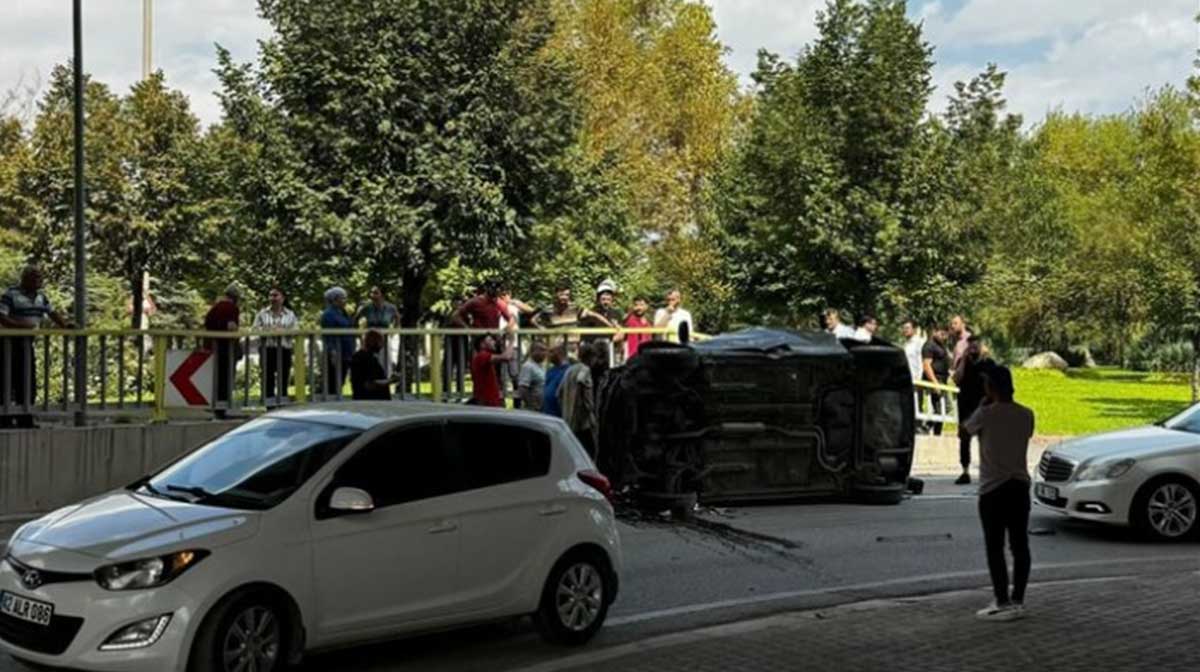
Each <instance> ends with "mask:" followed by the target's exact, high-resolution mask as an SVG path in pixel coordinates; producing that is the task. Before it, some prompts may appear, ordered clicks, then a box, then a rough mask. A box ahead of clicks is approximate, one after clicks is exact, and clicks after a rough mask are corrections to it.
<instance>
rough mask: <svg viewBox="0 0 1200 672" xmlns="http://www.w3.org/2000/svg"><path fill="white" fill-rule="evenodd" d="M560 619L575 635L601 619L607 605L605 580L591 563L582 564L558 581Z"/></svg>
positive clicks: (571, 569) (575, 566) (564, 573)
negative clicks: (604, 606)
mask: <svg viewBox="0 0 1200 672" xmlns="http://www.w3.org/2000/svg"><path fill="white" fill-rule="evenodd" d="M556 602H557V604H558V617H559V619H560V620H561V621H562V624H563V626H564V627H566V628H567V629H569V630H572V631H574V632H583V631H584V630H587V629H588V628H589V627H591V625H592V624H593V623H595V622H596V619H597V618H598V617H599V616H600V610H601V607H602V606H603V604H604V580H603V579H602V578H601V577H600V573H599V572H598V571H597V570H596V568H595V567H593V566H592V565H591V564H588V563H580V564H577V565H574V566H572V567H571V568H570V569H568V570H567V571H565V572H563V574H562V579H561V580H560V581H559V582H558V591H557V600H556Z"/></svg>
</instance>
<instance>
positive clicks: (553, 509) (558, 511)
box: [538, 504, 567, 516]
mask: <svg viewBox="0 0 1200 672" xmlns="http://www.w3.org/2000/svg"><path fill="white" fill-rule="evenodd" d="M566 512H567V507H565V506H563V505H562V504H553V505H551V506H547V507H543V508H542V509H541V510H539V511H538V515H539V516H561V515H562V514H564V513H566Z"/></svg>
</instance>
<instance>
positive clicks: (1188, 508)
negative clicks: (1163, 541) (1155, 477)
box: [1146, 482, 1196, 539]
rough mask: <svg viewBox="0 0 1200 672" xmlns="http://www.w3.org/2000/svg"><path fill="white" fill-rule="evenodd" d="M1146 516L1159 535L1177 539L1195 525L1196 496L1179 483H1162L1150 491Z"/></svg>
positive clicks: (1189, 531)
mask: <svg viewBox="0 0 1200 672" xmlns="http://www.w3.org/2000/svg"><path fill="white" fill-rule="evenodd" d="M1146 517H1147V518H1148V519H1149V523H1150V526H1151V527H1152V528H1153V529H1154V532H1155V533H1157V534H1158V535H1159V536H1162V537H1165V538H1167V539H1178V538H1179V537H1182V536H1184V535H1187V534H1189V533H1191V532H1192V531H1193V530H1194V529H1195V527H1196V496H1195V495H1194V494H1193V493H1192V491H1191V490H1190V489H1188V488H1187V486H1185V485H1183V484H1181V483H1175V482H1168V483H1163V484H1162V485H1160V486H1158V487H1157V488H1155V489H1154V491H1153V492H1152V493H1150V498H1149V499H1148V500H1147V501H1146Z"/></svg>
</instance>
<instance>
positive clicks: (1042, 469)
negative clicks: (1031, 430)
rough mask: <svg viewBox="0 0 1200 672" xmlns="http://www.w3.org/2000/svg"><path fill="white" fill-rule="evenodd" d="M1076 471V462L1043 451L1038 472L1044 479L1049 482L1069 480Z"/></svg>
mask: <svg viewBox="0 0 1200 672" xmlns="http://www.w3.org/2000/svg"><path fill="white" fill-rule="evenodd" d="M1074 471H1075V463H1074V462H1071V461H1070V460H1064V459H1063V458H1061V457H1058V456H1057V455H1052V454H1050V453H1043V454H1042V461H1041V463H1040V464H1038V472H1039V473H1040V474H1041V475H1042V480H1043V481H1046V482H1048V483H1062V482H1064V481H1069V480H1071V474H1072V473H1074Z"/></svg>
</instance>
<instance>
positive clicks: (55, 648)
mask: <svg viewBox="0 0 1200 672" xmlns="http://www.w3.org/2000/svg"><path fill="white" fill-rule="evenodd" d="M81 627H83V619H82V618H75V617H74V616H59V615H57V614H56V615H54V616H52V617H51V618H50V625H37V624H36V623H27V622H25V621H22V620H19V619H17V618H14V617H12V616H9V615H8V614H0V639H3V640H4V641H5V642H8V643H9V644H12V645H13V646H19V647H21V648H22V649H26V650H29V651H34V652H37V653H45V654H48V655H51V656H57V655H59V654H61V653H62V652H63V651H66V650H67V647H68V646H71V642H72V641H74V640H75V635H77V634H79V629H80V628H81Z"/></svg>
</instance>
